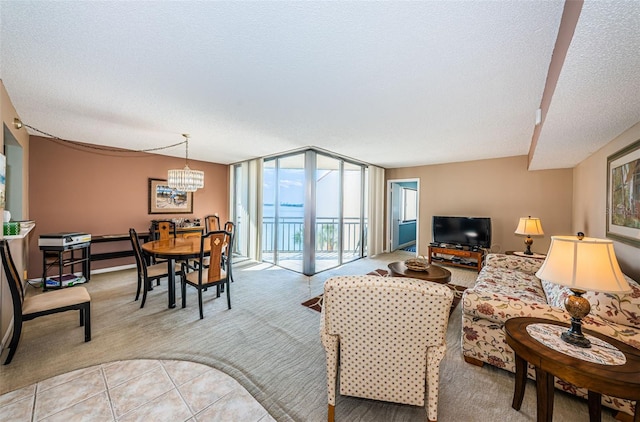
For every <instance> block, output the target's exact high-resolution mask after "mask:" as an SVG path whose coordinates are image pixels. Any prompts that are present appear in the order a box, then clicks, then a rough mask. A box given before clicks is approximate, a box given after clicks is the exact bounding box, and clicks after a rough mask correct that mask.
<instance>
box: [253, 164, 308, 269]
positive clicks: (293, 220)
mask: <svg viewBox="0 0 640 422" xmlns="http://www.w3.org/2000/svg"><path fill="white" fill-rule="evenodd" d="M263 174H264V177H263V180H264V185H263V186H264V187H263V214H262V215H263V217H262V218H263V220H262V221H263V223H262V228H263V233H262V236H263V250H262V259H263V261H267V262H272V263H274V264H277V265H279V266H281V267H284V268H288V269H291V270H294V271H299V272H302V269H303V253H302V252H303V242H304V212H305V201H304V197H305V186H304V182H305V155H304V153H302V154H296V155H291V156H285V157H281V158H276V159H272V160H268V161H265V163H264V173H263Z"/></svg>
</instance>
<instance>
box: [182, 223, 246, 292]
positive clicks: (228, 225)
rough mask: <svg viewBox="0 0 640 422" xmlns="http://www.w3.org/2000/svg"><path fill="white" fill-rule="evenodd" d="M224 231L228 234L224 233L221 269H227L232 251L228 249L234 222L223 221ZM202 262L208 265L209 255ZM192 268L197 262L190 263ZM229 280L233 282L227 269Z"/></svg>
mask: <svg viewBox="0 0 640 422" xmlns="http://www.w3.org/2000/svg"><path fill="white" fill-rule="evenodd" d="M224 231H225V232H227V233H228V234H227V235H225V238H224V245H223V248H222V256H221V257H220V264H221V265H222V269H223V270H225V271H226V270H227V267H228V265H227V261H229V259H231V257H232V253H233V251H232V250H231V249H230V246H229V245H231V244H232V243H233V242H234V241H235V224H234V223H233V222H232V221H227V222H226V223H224ZM202 262H204V266H205V267H208V266H209V262H210V257H205V259H204V260H203V261H202ZM191 265H192V268H194V269H195V268H197V265H198V263H192V264H191ZM229 281H230V282H232V283H233V273H232V272H231V270H229ZM220 288H221V289H222V290H221V291H222V292H224V285H223V286H221V287H220Z"/></svg>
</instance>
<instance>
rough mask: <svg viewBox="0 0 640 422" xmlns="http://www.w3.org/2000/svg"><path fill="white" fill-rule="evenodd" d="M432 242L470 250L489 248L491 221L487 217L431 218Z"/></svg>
mask: <svg viewBox="0 0 640 422" xmlns="http://www.w3.org/2000/svg"><path fill="white" fill-rule="evenodd" d="M432 227H433V241H434V243H440V244H442V243H444V244H447V245H455V246H468V247H470V248H474V247H475V248H490V247H491V219H490V218H488V217H446V216H433V225H432Z"/></svg>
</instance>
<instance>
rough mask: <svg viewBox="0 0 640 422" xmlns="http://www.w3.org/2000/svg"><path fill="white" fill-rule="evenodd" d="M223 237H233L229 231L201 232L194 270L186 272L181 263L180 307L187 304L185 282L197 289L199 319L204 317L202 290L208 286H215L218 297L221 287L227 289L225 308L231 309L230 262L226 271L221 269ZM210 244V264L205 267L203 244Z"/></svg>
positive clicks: (231, 239) (185, 267)
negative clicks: (198, 252) (196, 263)
mask: <svg viewBox="0 0 640 422" xmlns="http://www.w3.org/2000/svg"><path fill="white" fill-rule="evenodd" d="M225 238H228V239H230V242H233V237H232V236H231V234H230V233H229V232H226V231H221V230H216V231H212V232H209V233H206V234H203V235H202V237H201V238H200V257H199V260H198V261H199V264H198V265H197V266H196V270H195V271H192V272H187V265H186V263H183V267H182V268H183V269H182V271H183V275H184V276H183V277H181V281H182V283H181V284H182V307H183V308H185V307H186V306H187V284H188V285H190V286H193V287H195V288H196V289H197V290H198V308H199V309H200V319H203V318H204V312H203V309H202V308H203V307H202V291H203V290H207V289H208V288H209V287H213V286H215V287H216V297H220V292H221V289H222V288H223V287H224V288H225V289H226V291H227V309H231V293H230V289H229V275H230V274H231V266H232V264H231V262H229V263H228V264H227V269H226V271H225V270H223V269H222V252H223V250H224V248H225ZM207 242H208V243H209V245H210V253H209V257H210V262H211V265H209V266H208V267H206V266H205V265H204V264H203V263H204V261H205V258H207V253H206V252H205V245H206V244H207Z"/></svg>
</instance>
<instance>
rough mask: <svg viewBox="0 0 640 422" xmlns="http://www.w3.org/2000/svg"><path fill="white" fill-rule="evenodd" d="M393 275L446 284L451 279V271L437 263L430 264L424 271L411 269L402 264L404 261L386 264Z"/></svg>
mask: <svg viewBox="0 0 640 422" xmlns="http://www.w3.org/2000/svg"><path fill="white" fill-rule="evenodd" d="M388 267H389V271H391V275H392V276H393V277H410V278H417V279H418V280H427V281H435V282H436V283H441V284H446V283H448V282H450V281H451V271H449V270H447V269H446V268H442V267H441V266H439V265H434V264H431V265H430V266H429V268H427V270H426V271H412V270H410V269H408V268H407V266H406V265H404V262H402V261H397V262H392V263H391V264H389V265H388Z"/></svg>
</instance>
